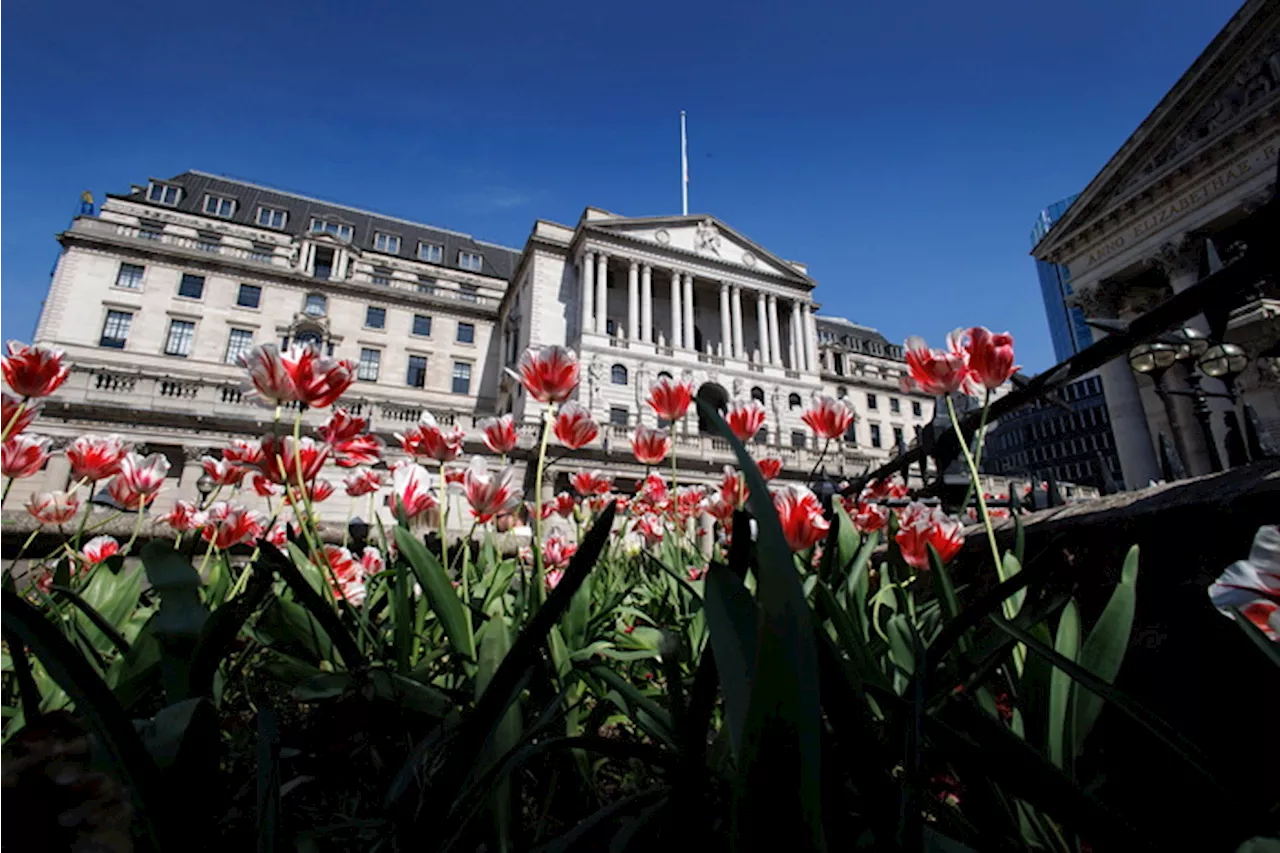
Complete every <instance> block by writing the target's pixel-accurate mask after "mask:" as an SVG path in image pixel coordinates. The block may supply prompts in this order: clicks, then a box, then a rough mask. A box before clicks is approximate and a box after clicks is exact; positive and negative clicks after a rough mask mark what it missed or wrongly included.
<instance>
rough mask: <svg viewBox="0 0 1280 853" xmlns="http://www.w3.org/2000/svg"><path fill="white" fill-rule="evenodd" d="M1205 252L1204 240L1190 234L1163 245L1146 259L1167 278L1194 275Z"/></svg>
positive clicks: (1179, 236)
mask: <svg viewBox="0 0 1280 853" xmlns="http://www.w3.org/2000/svg"><path fill="white" fill-rule="evenodd" d="M1203 252H1204V238H1202V237H1195V236H1193V235H1190V234H1179V235H1177V236H1176V237H1174V238H1173V239H1171V240H1168V241H1166V242H1164V243H1161V244H1160V245H1159V246H1158V247H1157V248H1156V250H1155V251H1154V252H1153V253H1152V254H1151V255H1149V256H1148V257H1147V258H1146V262H1147V263H1148V264H1151V265H1152V266H1154V267H1157V268H1158V269H1159V270H1160V271H1161V272H1162V273H1164V274H1165V277H1166V278H1173V277H1174V276H1178V275H1185V274H1187V273H1194V272H1197V271H1198V270H1199V269H1200V258H1201V256H1202V254H1203Z"/></svg>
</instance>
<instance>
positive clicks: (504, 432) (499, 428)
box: [480, 415, 520, 455]
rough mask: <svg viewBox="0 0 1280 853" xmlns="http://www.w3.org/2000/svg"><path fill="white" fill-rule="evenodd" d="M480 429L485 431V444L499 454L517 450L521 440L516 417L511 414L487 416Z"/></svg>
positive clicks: (481, 422)
mask: <svg viewBox="0 0 1280 853" xmlns="http://www.w3.org/2000/svg"><path fill="white" fill-rule="evenodd" d="M480 429H481V430H482V431H483V433H484V435H483V438H484V446H485V447H487V448H489V449H490V450H492V451H493V452H494V453H497V454H499V455H506V454H508V453H510V452H511V451H512V450H515V447H516V444H517V443H518V442H519V440H520V437H519V435H517V433H516V424H515V419H514V418H512V417H511V415H503V416H502V417H500V418H485V419H484V420H482V421H480Z"/></svg>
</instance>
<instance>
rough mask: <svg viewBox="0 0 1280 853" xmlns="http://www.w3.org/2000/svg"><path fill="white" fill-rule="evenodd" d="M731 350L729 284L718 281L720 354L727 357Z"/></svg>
mask: <svg viewBox="0 0 1280 853" xmlns="http://www.w3.org/2000/svg"><path fill="white" fill-rule="evenodd" d="M732 352H733V320H732V319H731V317H730V309H729V285H728V284H726V283H725V282H723V281H722V282H720V355H721V356H723V357H725V358H728V357H729V355H730V354H731V353H732Z"/></svg>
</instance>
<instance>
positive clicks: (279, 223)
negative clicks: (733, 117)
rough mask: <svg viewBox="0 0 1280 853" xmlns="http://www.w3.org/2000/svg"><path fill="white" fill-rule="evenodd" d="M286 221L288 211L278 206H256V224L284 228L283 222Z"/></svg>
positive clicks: (287, 219)
mask: <svg viewBox="0 0 1280 853" xmlns="http://www.w3.org/2000/svg"><path fill="white" fill-rule="evenodd" d="M288 221H289V214H288V212H287V211H284V210H281V209H280V208H278V207H260V208H258V224H259V225H261V226H263V227H264V228H284V224H285V223H286V222H288Z"/></svg>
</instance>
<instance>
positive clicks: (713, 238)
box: [584, 215, 814, 287]
mask: <svg viewBox="0 0 1280 853" xmlns="http://www.w3.org/2000/svg"><path fill="white" fill-rule="evenodd" d="M584 224H586V225H588V226H589V227H591V228H593V229H596V230H600V231H604V232H606V233H608V234H612V235H615V236H618V237H625V238H627V239H630V240H636V241H638V242H642V243H651V244H653V245H654V246H656V247H661V248H663V249H668V250H671V251H673V252H679V253H683V254H689V255H694V256H697V257H699V258H704V259H706V260H708V261H711V262H719V263H723V264H729V265H732V266H736V267H740V268H742V269H743V270H750V271H751V272H755V273H759V274H762V275H770V276H776V277H778V278H785V279H789V280H791V281H794V282H796V283H797V284H804V285H807V286H809V287H812V286H813V284H814V282H813V280H812V279H810V278H809V276H808V275H807V273H806V272H804V271H803V268H802V267H799V266H798V265H797V264H795V263H793V262H790V261H786V260H783V259H782V258H780V257H778V256H777V255H775V254H773V253H772V252H770V251H769V250H768V249H766V248H764V247H763V246H761V245H759V244H758V243H755V242H753V241H752V240H748V239H747V238H746V237H744V236H743V235H741V234H739V233H738V232H737V231H735V230H733V229H732V228H730V227H729V226H728V225H725V224H724V223H723V222H721V221H720V220H718V219H716V218H715V217H712V216H698V215H692V216H671V217H645V218H627V217H620V216H617V217H615V216H609V217H600V218H592V219H590V220H587V221H585V222H584Z"/></svg>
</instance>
